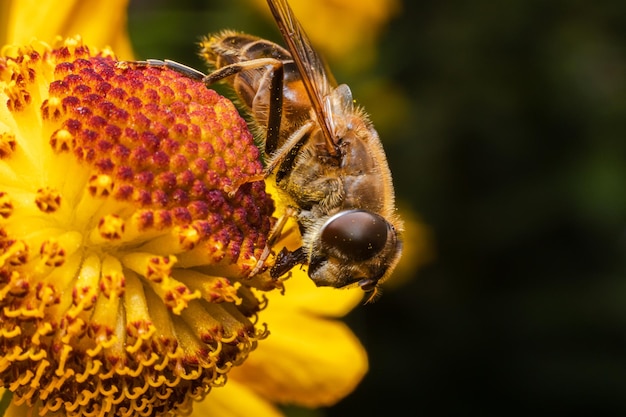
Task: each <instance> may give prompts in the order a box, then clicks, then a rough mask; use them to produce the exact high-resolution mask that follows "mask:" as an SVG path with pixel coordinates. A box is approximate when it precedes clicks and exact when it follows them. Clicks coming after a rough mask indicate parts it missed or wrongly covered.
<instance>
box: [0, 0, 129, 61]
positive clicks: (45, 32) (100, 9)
mask: <svg viewBox="0 0 626 417" xmlns="http://www.w3.org/2000/svg"><path fill="white" fill-rule="evenodd" d="M5 1H6V0H5ZM127 5H128V0H111V1H99V0H81V1H79V0H66V1H54V0H9V1H8V2H7V3H5V4H4V5H3V6H1V7H2V12H3V15H4V16H5V19H6V22H5V21H3V22H1V23H6V26H4V27H5V28H6V29H5V31H6V32H5V33H4V34H0V44H26V43H28V42H30V41H31V40H32V39H33V38H37V39H39V40H42V41H45V42H49V43H51V42H52V41H53V40H54V39H55V38H56V37H57V36H62V37H70V36H74V35H77V34H80V35H81V37H82V39H83V40H84V41H85V43H86V44H89V45H92V46H95V47H98V48H104V47H106V46H110V47H111V48H112V49H113V50H114V51H115V53H116V55H117V56H118V58H121V59H130V58H132V49H131V46H130V42H129V40H128V35H127V33H126V8H127Z"/></svg>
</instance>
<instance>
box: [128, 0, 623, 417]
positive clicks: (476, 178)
mask: <svg viewBox="0 0 626 417" xmlns="http://www.w3.org/2000/svg"><path fill="white" fill-rule="evenodd" d="M130 18H131V19H130V30H131V35H132V39H133V42H134V45H135V47H136V51H137V53H138V55H139V57H141V58H146V57H151V58H165V57H166V58H171V59H175V60H179V61H181V62H184V63H187V64H190V65H192V66H195V67H197V68H203V64H202V63H201V62H200V61H199V60H198V59H197V58H196V57H195V53H196V50H195V45H194V42H196V41H197V40H198V38H199V37H200V36H201V35H203V34H205V33H208V32H214V31H217V30H220V29H223V28H236V29H239V30H243V31H246V32H248V33H252V34H257V35H260V36H264V37H270V38H272V39H274V40H278V37H277V32H276V31H275V29H274V28H273V26H272V24H271V22H267V21H261V20H260V18H259V17H258V13H255V12H254V11H252V10H250V9H249V8H247V7H246V6H245V4H244V3H243V2H242V1H241V0H239V1H217V0H215V1H212V2H211V1H210V0H207V1H192V0H176V1H148V0H143V1H138V0H134V1H133V2H132V3H131V15H130ZM624 28H626V1H622V0H619V1H617V0H616V1H576V0H571V1H565V0H560V1H559V0H554V1H550V0H507V1H504V2H496V1H486V0H465V1H463V0H455V1H435V0H429V1H412V0H406V1H404V5H403V12H402V14H401V15H399V16H398V17H397V18H396V19H394V20H393V21H392V22H391V24H390V26H389V27H388V29H387V31H386V32H385V34H384V35H383V37H382V38H381V39H380V43H379V45H378V47H379V49H380V59H379V60H378V62H377V63H376V64H375V66H374V68H371V69H368V70H367V73H365V74H360V75H359V76H356V77H355V76H353V75H351V77H354V78H353V79H354V82H352V78H351V79H346V78H345V76H342V74H341V73H340V72H339V73H338V71H335V75H336V76H337V78H338V79H340V80H341V81H345V82H348V83H350V84H351V87H352V88H353V91H354V93H355V97H357V98H358V99H359V100H360V102H361V103H362V104H363V105H364V106H365V107H366V108H368V107H372V108H376V106H379V107H380V103H377V102H376V97H375V96H373V95H371V94H370V95H368V94H367V92H368V91H371V89H369V88H368V84H367V83H368V78H370V77H371V78H372V79H374V78H376V79H380V77H384V78H386V79H388V80H389V81H390V82H391V83H392V84H393V85H395V86H396V88H399V89H400V90H402V91H403V93H404V94H405V95H406V97H407V98H408V99H409V100H408V101H407V103H406V106H405V108H404V109H403V110H404V111H405V112H406V115H407V117H406V118H405V122H404V123H402V124H401V125H395V126H392V125H390V124H389V123H385V120H382V123H381V124H380V125H382V126H384V130H383V129H382V128H381V129H379V130H380V133H381V137H382V138H383V142H384V144H385V146H386V149H387V151H388V156H389V162H390V165H391V168H392V171H393V172H394V177H395V182H396V188H397V193H398V195H399V196H400V198H401V199H402V200H403V201H406V202H408V203H409V204H410V206H411V207H412V208H413V209H414V210H415V211H416V212H417V213H419V214H420V216H421V217H422V218H423V220H424V221H425V222H426V223H427V224H428V225H429V226H430V227H431V228H432V231H433V233H434V236H435V251H436V253H437V258H436V260H435V261H434V262H432V263H431V264H430V265H429V266H427V267H425V268H423V269H422V270H421V271H420V272H419V273H418V274H417V276H416V277H415V279H413V280H412V281H411V282H410V283H408V284H407V285H405V286H404V287H402V288H401V289H399V290H395V291H392V290H389V291H387V292H386V293H385V295H384V296H383V297H382V298H381V299H380V300H379V301H378V302H377V303H375V304H373V305H368V306H364V307H359V308H358V309H356V310H355V311H354V312H353V313H352V314H351V315H350V316H349V317H348V321H349V323H350V324H351V325H352V326H353V328H354V330H355V331H356V332H357V334H358V335H359V337H360V338H361V339H362V341H363V343H364V344H365V345H366V347H367V349H368V351H369V354H370V363H371V371H370V373H369V374H368V376H367V377H366V379H365V380H364V381H363V383H362V384H361V385H360V387H359V388H358V389H357V390H356V391H355V392H354V393H353V394H352V395H350V396H349V397H348V398H346V399H345V400H344V401H342V402H341V403H340V404H338V405H337V406H335V407H332V408H330V409H327V410H322V411H317V412H310V413H309V412H304V411H302V410H290V412H292V413H293V414H294V415H296V414H299V413H300V414H305V415H306V414H312V415H317V414H319V415H326V416H329V417H334V416H344V415H360V416H374V415H384V416H387V415H393V414H396V413H397V412H399V413H401V414H403V415H415V416H427V417H429V416H450V415H454V416H623V415H626V273H625V272H626V271H625V269H626V268H625V266H626V262H625V257H624V253H625V251H626V227H625V226H626V192H625V191H626V190H625V189H624V188H625V187H624V180H625V179H626V141H625V139H626V138H625V133H626V129H625V126H626V36H625V35H624ZM329 36H331V35H329ZM330 64H331V66H332V67H336V66H335V65H333V63H332V62H331V63H330ZM339 67H340V66H339ZM360 93H362V94H360ZM368 101H369V102H370V103H371V106H368ZM398 111H401V109H398ZM372 118H373V119H374V121H376V120H377V117H376V115H375V114H373V115H372ZM392 410H394V411H392ZM395 410H399V411H397V412H396V411H395Z"/></svg>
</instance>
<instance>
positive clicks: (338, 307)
mask: <svg viewBox="0 0 626 417" xmlns="http://www.w3.org/2000/svg"><path fill="white" fill-rule="evenodd" d="M285 289H286V295H287V296H284V297H283V296H281V295H280V294H279V293H277V292H276V291H274V292H271V293H268V294H267V296H268V298H269V299H270V305H271V306H272V307H271V308H269V309H268V311H267V312H264V313H267V314H269V315H272V314H274V313H276V315H279V316H282V315H284V312H285V311H286V310H294V311H301V312H308V313H311V314H313V315H319V316H324V317H342V316H345V315H346V314H347V313H348V312H349V311H350V310H352V309H353V308H354V307H356V306H357V305H359V304H361V303H362V302H363V300H364V293H363V290H361V289H360V288H358V287H355V288H349V289H337V288H331V287H316V286H315V284H314V283H313V281H312V280H311V278H309V276H308V275H307V273H306V271H305V270H301V269H299V268H298V267H296V268H294V269H293V270H292V276H291V278H289V279H288V280H287V281H286V282H285ZM270 320H274V317H273V316H272V318H271V319H270V318H268V322H269V321H270Z"/></svg>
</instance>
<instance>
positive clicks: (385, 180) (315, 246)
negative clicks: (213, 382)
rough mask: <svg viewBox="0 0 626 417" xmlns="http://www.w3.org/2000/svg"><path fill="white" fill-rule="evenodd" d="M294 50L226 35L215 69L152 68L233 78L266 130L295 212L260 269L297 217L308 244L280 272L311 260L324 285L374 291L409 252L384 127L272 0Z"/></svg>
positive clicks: (284, 6)
mask: <svg viewBox="0 0 626 417" xmlns="http://www.w3.org/2000/svg"><path fill="white" fill-rule="evenodd" d="M267 3H268V5H269V8H270V10H271V12H272V15H273V16H274V19H275V20H276V23H277V25H278V28H279V29H280V32H281V34H282V36H283V38H284V40H285V43H286V45H287V48H283V47H281V46H280V45H278V44H276V43H273V42H270V41H268V40H264V39H260V38H257V37H254V36H251V35H247V34H244V33H239V32H234V31H224V32H221V33H219V34H216V35H212V36H209V37H207V38H205V39H204V40H203V41H202V42H201V48H202V49H201V56H202V57H203V58H204V59H205V60H206V61H207V62H208V63H209V64H210V66H211V67H212V68H213V69H214V70H213V72H211V73H209V74H208V75H205V74H203V73H202V72H200V71H197V70H195V69H193V68H189V67H187V66H185V65H182V64H179V63H177V62H174V61H169V60H166V61H159V60H148V61H144V63H145V64H147V65H152V66H162V67H168V68H171V69H174V70H176V71H179V72H181V73H183V74H186V75H187V76H189V77H192V78H195V79H198V80H201V81H203V82H204V83H205V84H206V85H207V86H210V85H212V84H214V83H216V82H217V81H221V80H224V81H226V82H227V83H228V84H229V85H230V86H231V87H232V88H233V90H234V92H235V93H236V95H237V96H238V98H239V100H240V101H241V103H242V105H243V107H245V109H246V110H247V112H248V113H249V115H250V116H251V118H252V122H253V124H254V125H255V126H256V127H257V129H258V130H259V133H260V135H261V136H264V153H265V155H266V157H267V160H266V166H265V172H264V173H265V176H266V177H270V176H273V177H272V178H273V179H275V181H276V186H277V188H278V189H280V190H282V191H283V193H284V194H285V196H286V197H287V200H288V201H289V206H288V207H289V208H288V209H287V210H286V212H285V213H284V214H283V215H282V216H281V217H280V218H279V219H278V221H277V223H276V226H275V227H274V229H273V231H272V232H271V234H270V236H269V238H268V244H267V247H266V248H265V250H264V252H263V255H262V257H261V259H259V261H258V264H257V266H256V267H255V268H254V269H253V271H252V272H251V275H254V274H256V273H258V272H259V271H261V270H262V269H264V268H265V265H264V264H265V262H266V260H267V259H268V257H269V256H270V253H271V251H272V250H273V246H274V245H275V244H276V242H277V241H278V240H279V237H280V236H281V232H282V229H283V227H284V225H285V223H286V221H287V219H288V218H289V217H294V218H295V219H296V221H297V223H298V226H299V229H300V233H301V235H302V246H301V247H300V248H298V249H296V250H293V251H290V250H287V249H286V248H283V249H282V250H280V252H279V253H278V254H277V256H276V259H275V262H274V265H273V267H272V268H271V269H270V274H271V276H272V277H274V278H278V277H280V276H282V275H284V274H285V273H287V272H288V271H289V270H290V269H291V268H293V267H295V266H296V265H298V264H303V265H307V266H308V275H309V277H310V278H311V279H312V280H313V282H314V283H315V284H316V285H317V286H331V287H336V288H344V287H350V286H355V285H358V286H359V287H360V288H361V289H363V290H364V291H366V292H371V295H370V297H369V299H368V301H370V300H371V299H373V298H374V296H375V295H376V294H377V293H378V290H379V288H378V286H379V285H380V284H381V283H382V282H383V281H384V280H385V279H387V277H389V275H390V274H391V272H392V271H393V269H394V268H395V266H396V264H397V263H398V260H399V258H400V255H401V252H402V240H401V238H400V233H401V229H402V223H401V221H400V219H399V218H398V217H397V215H396V208H395V205H394V189H393V185H392V180H391V173H390V170H389V166H388V164H387V159H386V157H385V152H384V150H383V147H382V144H381V142H380V139H379V137H378V133H377V132H376V130H375V129H374V127H373V126H372V123H371V122H370V120H369V118H368V116H367V114H366V113H365V112H364V111H363V110H362V109H361V108H359V107H357V106H355V104H354V100H353V98H352V93H351V91H350V88H349V87H348V86H347V85H345V84H341V85H337V84H336V82H335V80H334V78H333V77H332V75H331V74H330V72H329V71H328V70H327V69H326V66H325V64H324V62H323V61H322V59H321V58H320V56H319V55H318V54H317V53H316V52H315V50H314V49H313V47H312V46H311V43H310V41H309V40H308V38H307V36H306V34H305V33H304V30H303V29H302V27H301V26H300V23H299V22H298V21H297V20H296V18H295V16H294V14H293V12H292V10H291V8H290V7H289V4H288V3H287V1H286V0H268V2H267Z"/></svg>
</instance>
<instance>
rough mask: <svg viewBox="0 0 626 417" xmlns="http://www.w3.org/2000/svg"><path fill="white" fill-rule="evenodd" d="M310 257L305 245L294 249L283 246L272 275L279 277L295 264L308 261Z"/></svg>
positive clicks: (274, 277)
mask: <svg viewBox="0 0 626 417" xmlns="http://www.w3.org/2000/svg"><path fill="white" fill-rule="evenodd" d="M307 259H308V257H307V254H306V252H305V251H304V248H303V247H299V248H298V249H296V250H294V251H290V250H289V249H287V248H283V249H282V250H281V251H280V252H279V253H278V255H277V256H276V263H275V264H274V266H273V267H272V269H271V270H270V276H271V277H272V278H273V279H278V278H280V277H281V276H283V275H285V274H286V273H287V272H289V271H290V270H291V269H292V268H293V267H294V266H296V265H298V264H304V263H306V261H307Z"/></svg>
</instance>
